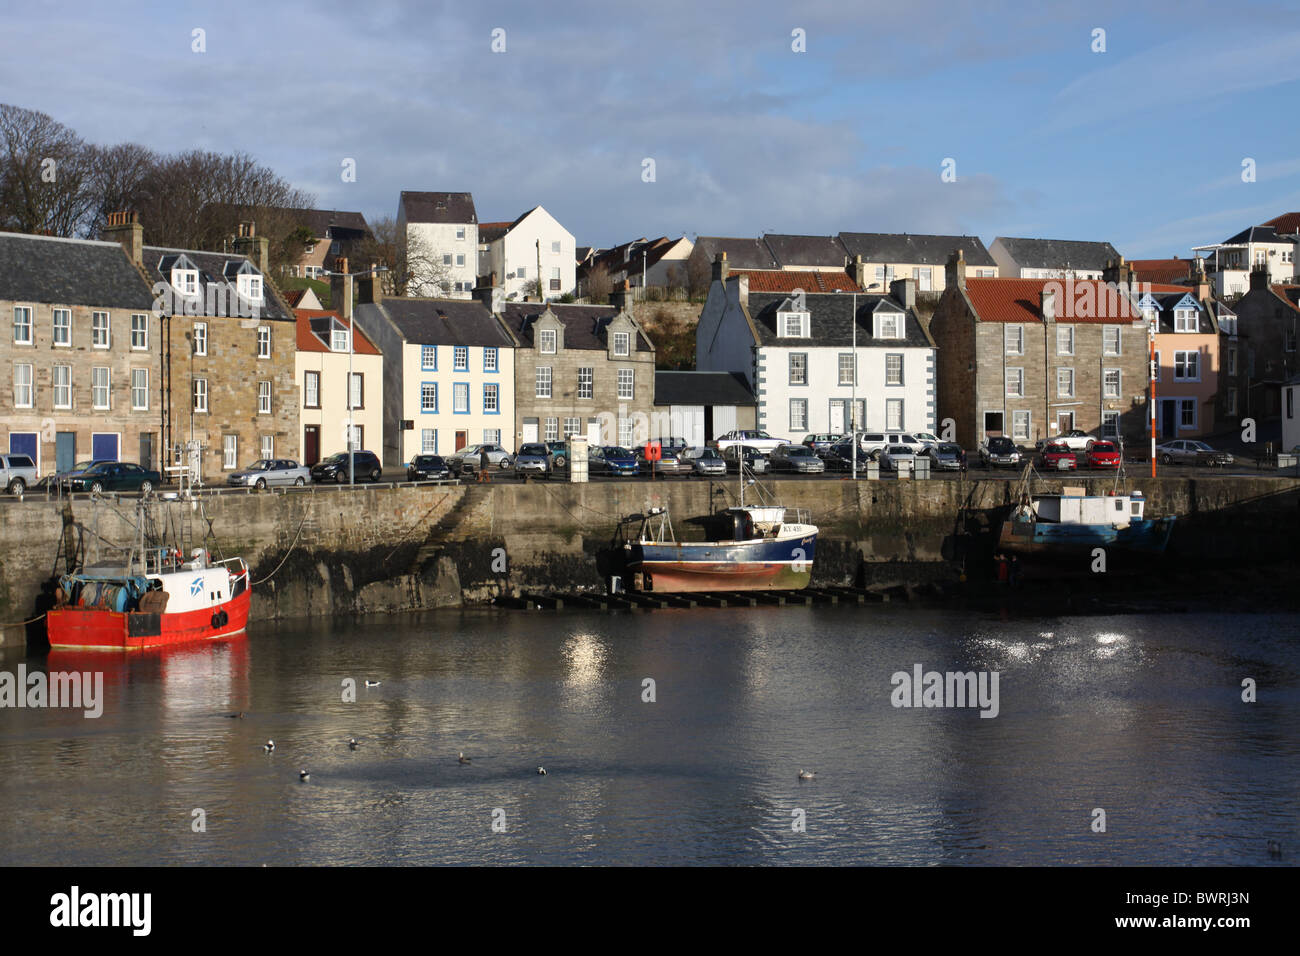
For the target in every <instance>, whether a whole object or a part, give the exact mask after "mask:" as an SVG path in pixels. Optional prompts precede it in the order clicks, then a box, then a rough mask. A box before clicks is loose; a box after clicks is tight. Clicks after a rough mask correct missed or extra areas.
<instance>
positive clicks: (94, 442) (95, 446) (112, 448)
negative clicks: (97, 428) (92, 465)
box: [90, 432, 117, 461]
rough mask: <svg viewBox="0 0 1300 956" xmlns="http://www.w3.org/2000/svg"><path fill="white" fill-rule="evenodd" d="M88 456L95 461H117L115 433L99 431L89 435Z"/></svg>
mask: <svg viewBox="0 0 1300 956" xmlns="http://www.w3.org/2000/svg"><path fill="white" fill-rule="evenodd" d="M90 457H91V458H94V459H95V460H96V461H117V434H116V433H108V434H105V433H102V432H101V433H99V434H95V435H91V436H90Z"/></svg>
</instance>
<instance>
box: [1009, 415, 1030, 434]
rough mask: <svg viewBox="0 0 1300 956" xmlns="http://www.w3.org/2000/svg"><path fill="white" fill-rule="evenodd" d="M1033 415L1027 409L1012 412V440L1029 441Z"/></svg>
mask: <svg viewBox="0 0 1300 956" xmlns="http://www.w3.org/2000/svg"><path fill="white" fill-rule="evenodd" d="M1030 423H1031V415H1030V413H1029V412H1026V411H1018V412H1012V413H1011V440H1012V441H1029V428H1030Z"/></svg>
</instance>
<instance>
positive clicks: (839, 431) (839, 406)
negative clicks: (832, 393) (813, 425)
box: [830, 398, 847, 435]
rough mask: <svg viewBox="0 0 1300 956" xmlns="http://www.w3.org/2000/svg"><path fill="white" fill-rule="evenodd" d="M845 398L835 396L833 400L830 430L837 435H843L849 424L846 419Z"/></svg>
mask: <svg viewBox="0 0 1300 956" xmlns="http://www.w3.org/2000/svg"><path fill="white" fill-rule="evenodd" d="M844 407H845V403H844V399H842V398H835V399H832V400H831V427H830V431H831V432H833V433H834V434H836V435H843V434H844V432H845V430H846V428H847V426H846V424H845V421H844Z"/></svg>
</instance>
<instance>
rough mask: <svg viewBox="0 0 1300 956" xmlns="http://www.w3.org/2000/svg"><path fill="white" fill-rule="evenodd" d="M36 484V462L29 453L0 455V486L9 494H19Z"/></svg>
mask: <svg viewBox="0 0 1300 956" xmlns="http://www.w3.org/2000/svg"><path fill="white" fill-rule="evenodd" d="M34 484H36V462H34V461H32V458H31V456H30V455H18V454H14V455H0V487H3V488H4V489H5V491H7V492H9V494H11V495H21V494H22V493H23V492H24V491H26V490H27V488H28V486H30V485H34Z"/></svg>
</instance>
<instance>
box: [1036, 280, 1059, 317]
mask: <svg viewBox="0 0 1300 956" xmlns="http://www.w3.org/2000/svg"><path fill="white" fill-rule="evenodd" d="M1058 284H1059V283H1058ZM1039 308H1040V310H1041V311H1042V313H1043V321H1044V322H1047V323H1051V322H1055V321H1056V290H1055V289H1044V290H1043V291H1042V294H1041V295H1040V296H1039Z"/></svg>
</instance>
